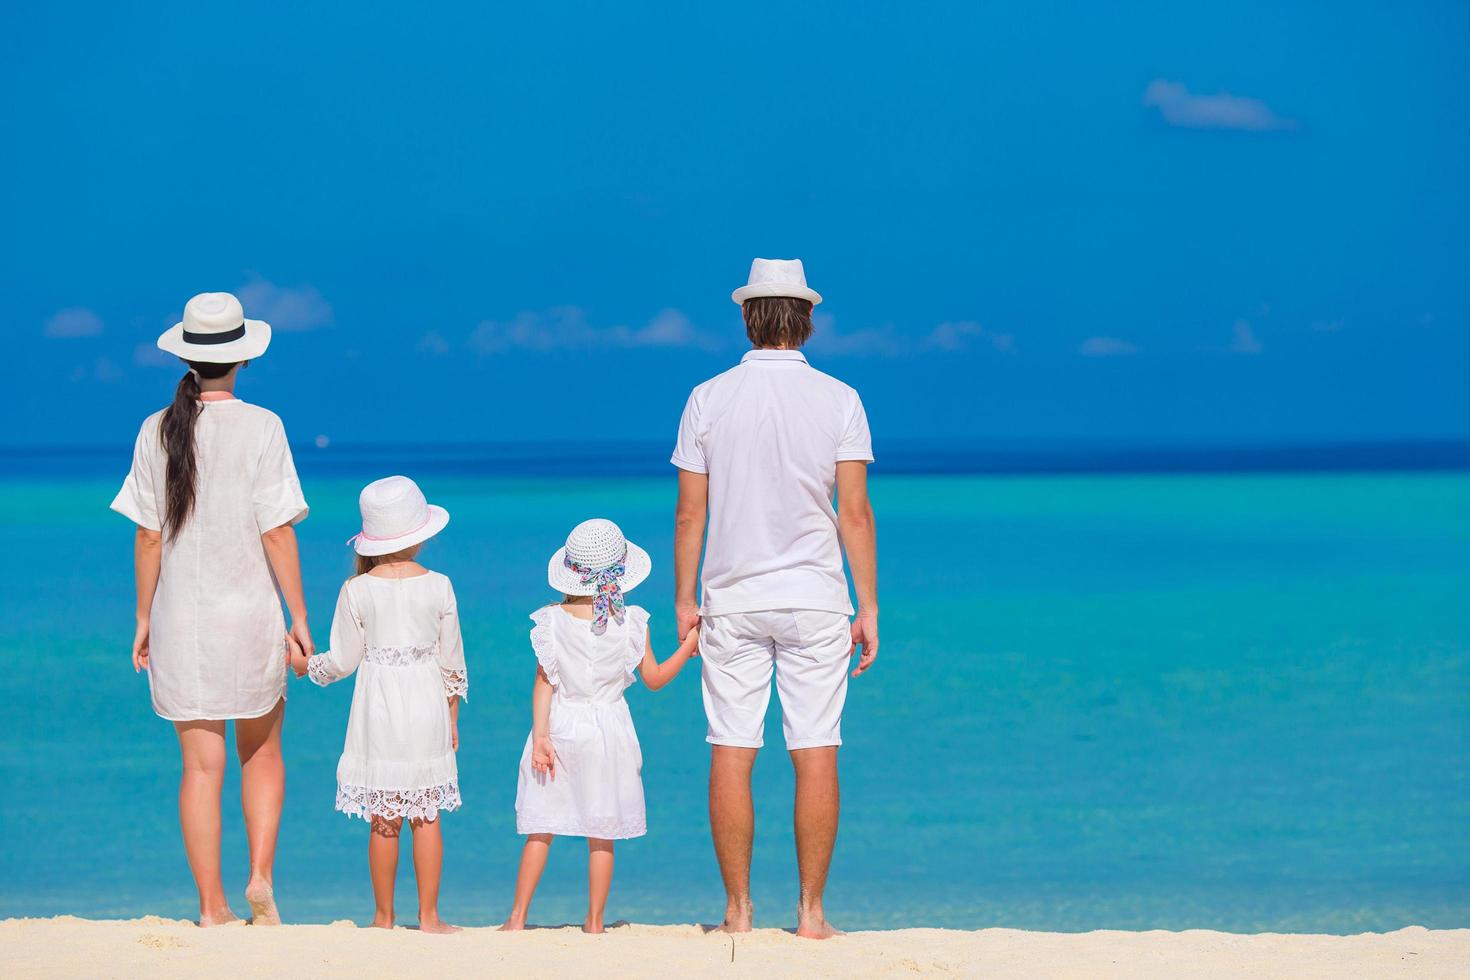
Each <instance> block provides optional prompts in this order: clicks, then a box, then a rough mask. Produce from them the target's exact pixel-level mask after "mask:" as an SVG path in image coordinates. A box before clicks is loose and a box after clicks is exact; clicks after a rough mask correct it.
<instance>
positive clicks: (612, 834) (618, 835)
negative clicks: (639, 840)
mask: <svg viewBox="0 0 1470 980" xmlns="http://www.w3.org/2000/svg"><path fill="white" fill-rule="evenodd" d="M516 833H518V834H555V835H556V836H557V837H597V838H600V839H602V840H627V839H628V838H630V837H642V836H643V835H645V834H647V833H648V823H647V820H646V819H641V818H630V817H621V818H614V819H602V820H537V819H535V818H533V817H522V816H521V815H520V814H519V813H518V814H516Z"/></svg>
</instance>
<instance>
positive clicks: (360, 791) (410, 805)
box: [292, 476, 469, 932]
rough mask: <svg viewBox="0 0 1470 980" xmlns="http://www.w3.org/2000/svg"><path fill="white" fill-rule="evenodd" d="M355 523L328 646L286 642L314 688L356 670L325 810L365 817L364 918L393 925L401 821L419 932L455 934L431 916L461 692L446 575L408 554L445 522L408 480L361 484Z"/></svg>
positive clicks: (450, 802) (452, 781) (455, 792)
mask: <svg viewBox="0 0 1470 980" xmlns="http://www.w3.org/2000/svg"><path fill="white" fill-rule="evenodd" d="M359 502H360V504H361V507H362V532H361V533H360V534H358V535H356V536H355V537H353V539H352V541H351V542H349V543H350V544H352V545H353V546H354V548H355V550H356V551H357V555H358V558H357V574H356V575H354V576H353V577H352V578H350V579H348V580H347V583H346V584H345V585H343V586H342V591H341V593H340V595H339V596H338V597H337V611H336V614H335V615H334V616H333V618H332V646H331V650H329V651H328V652H326V653H321V654H318V655H316V656H314V657H310V658H307V657H305V656H303V655H302V654H301V652H300V650H299V649H293V651H292V666H293V667H295V669H296V673H297V676H300V675H301V674H303V673H306V674H310V675H311V679H312V680H313V681H315V682H316V683H317V684H321V685H323V686H325V685H327V684H330V683H332V682H333V681H336V680H341V679H342V678H343V677H346V676H347V675H348V674H351V673H352V672H353V671H354V670H356V671H357V686H356V688H355V689H354V690H353V692H352V713H351V715H350V716H349V718H348V721H347V742H346V745H345V747H344V748H343V751H342V758H341V760H340V761H339V762H338V764H337V809H338V810H340V811H342V812H343V813H346V814H348V815H349V816H360V817H362V818H363V819H365V820H367V821H369V822H370V824H371V826H372V833H371V837H370V838H369V841H368V868H369V871H370V872H371V875H372V881H373V898H374V901H375V903H376V906H377V908H376V911H375V913H374V915H373V925H374V926H378V927H380V928H385V929H391V928H392V927H393V881H394V877H395V873H396V872H397V869H398V835H399V833H400V831H401V830H402V827H403V821H404V820H407V821H408V822H409V825H410V826H411V827H412V828H413V869H414V877H415V879H416V880H417V883H418V892H419V929H420V931H422V932H457V931H458V929H457V927H455V926H451V925H447V924H446V923H444V922H442V921H440V919H439V912H438V903H439V875H440V871H441V867H442V864H443V856H444V842H443V838H442V837H441V835H440V832H439V823H438V816H439V811H440V810H455V809H458V808H459V802H460V799H459V772H458V768H457V766H456V765H455V758H454V753H455V751H456V750H457V749H458V748H459V730H458V719H459V702H460V700H461V699H464V698H466V697H467V695H468V692H469V681H468V677H467V674H466V671H465V662H464V646H463V643H462V641H461V639H460V632H459V612H458V610H457V608H456V605H455V600H454V587H453V586H452V585H451V584H450V582H449V579H448V578H447V577H446V576H444V575H441V574H439V573H438V572H431V571H429V570H428V569H427V568H424V567H423V566H422V565H420V564H418V563H417V562H415V561H414V557H415V556H416V555H417V554H418V551H419V548H420V547H422V544H423V542H424V541H426V540H427V539H429V538H431V537H433V536H434V535H435V534H438V533H439V532H440V531H441V530H443V528H444V526H445V525H446V524H448V523H449V513H448V512H447V511H445V510H444V508H442V507H436V506H434V505H432V504H429V503H428V502H427V501H426V500H425V499H424V495H423V493H422V492H420V490H419V488H418V486H417V485H416V484H415V483H414V482H413V481H412V480H410V479H408V477H405V476H390V477H388V478H387V479H383V480H377V481H375V482H373V483H370V484H368V486H367V487H366V488H365V489H364V490H363V491H362V495H361V497H360V499H359Z"/></svg>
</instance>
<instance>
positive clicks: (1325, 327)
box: [1312, 320, 1343, 333]
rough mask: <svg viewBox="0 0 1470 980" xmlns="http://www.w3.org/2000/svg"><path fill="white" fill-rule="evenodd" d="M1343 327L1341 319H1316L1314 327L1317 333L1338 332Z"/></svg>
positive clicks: (1313, 323) (1313, 322)
mask: <svg viewBox="0 0 1470 980" xmlns="http://www.w3.org/2000/svg"><path fill="white" fill-rule="evenodd" d="M1342 328H1343V322H1342V321H1341V320H1314V321H1312V329H1313V330H1315V331H1316V332H1317V333H1337V332H1338V331H1339V330H1341V329H1342Z"/></svg>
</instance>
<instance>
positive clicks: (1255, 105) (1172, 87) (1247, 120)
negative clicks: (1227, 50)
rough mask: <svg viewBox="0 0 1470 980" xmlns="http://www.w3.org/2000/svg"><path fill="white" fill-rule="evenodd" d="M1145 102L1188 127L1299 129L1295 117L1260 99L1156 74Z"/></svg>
mask: <svg viewBox="0 0 1470 980" xmlns="http://www.w3.org/2000/svg"><path fill="white" fill-rule="evenodd" d="M1143 104H1144V105H1146V106H1152V107H1153V108H1155V109H1158V110H1159V115H1161V116H1163V118H1164V121H1165V122H1166V123H1168V124H1169V125H1170V126H1182V127H1185V128H1187V129H1239V130H1249V131H1252V132H1270V131H1273V130H1287V129H1296V128H1297V126H1298V123H1297V121H1296V120H1295V119H1287V118H1284V117H1282V116H1278V115H1277V114H1276V113H1275V112H1274V111H1273V110H1272V109H1271V107H1270V106H1268V105H1266V103H1264V102H1262V101H1261V100H1260V99H1251V98H1245V97H1243V96H1239V95H1231V94H1230V93H1229V92H1221V93H1219V94H1218V95H1197V94H1195V93H1193V92H1191V91H1189V89H1187V88H1185V87H1184V85H1183V84H1181V83H1180V82H1172V81H1169V80H1168V79H1166V78H1155V79H1154V80H1153V81H1151V82H1149V83H1148V87H1147V88H1145V89H1144V90H1143Z"/></svg>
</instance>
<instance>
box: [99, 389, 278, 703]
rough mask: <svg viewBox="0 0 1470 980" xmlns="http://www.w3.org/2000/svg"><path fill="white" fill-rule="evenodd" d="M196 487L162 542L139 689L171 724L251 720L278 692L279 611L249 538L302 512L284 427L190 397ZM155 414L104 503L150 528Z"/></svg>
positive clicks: (162, 485)
mask: <svg viewBox="0 0 1470 980" xmlns="http://www.w3.org/2000/svg"><path fill="white" fill-rule="evenodd" d="M200 405H201V406H202V407H201V408H200V411H199V418H198V420H197V421H196V422H195V423H194V444H195V453H196V460H197V463H198V467H199V469H198V483H197V485H196V489H195V494H194V511H193V513H192V514H191V515H190V517H189V520H188V522H187V523H185V524H184V526H183V527H181V528H179V529H178V530H177V531H175V532H174V533H172V534H169V535H166V536H165V537H164V539H163V554H162V566H161V568H160V571H159V576H158V589H157V590H156V591H155V592H154V593H153V608H152V611H151V613H150V616H149V625H150V630H151V632H150V635H149V638H148V643H149V661H148V687H149V690H150V691H151V692H152V695H153V710H154V711H155V712H156V713H157V714H158V715H159V716H161V717H163V718H167V719H169V720H170V721H201V720H210V721H220V720H224V719H229V718H259V717H260V716H261V715H264V714H266V713H267V712H269V711H270V710H271V709H273V708H274V707H275V706H276V704H277V702H279V701H280V700H281V699H282V698H284V697H285V696H286V673H287V671H286V660H285V656H284V653H285V641H284V638H283V634H284V633H285V630H286V621H285V617H284V616H282V614H281V600H280V597H279V596H278V595H277V594H276V581H275V579H274V578H273V577H272V575H271V569H270V563H269V562H268V561H267V560H266V557H265V546H264V545H262V544H261V541H260V536H261V535H262V534H264V533H265V532H266V531H270V530H273V529H275V528H278V527H281V526H282V525H284V524H295V523H297V522H298V521H300V520H302V519H303V518H304V517H306V510H307V508H306V498H305V497H303V496H302V495H301V483H300V481H299V480H297V478H296V465H295V463H294V462H293V461H292V459H291V447H290V445H289V444H288V443H287V442H286V430H285V429H284V428H282V426H281V420H280V419H279V418H277V417H276V415H275V413H273V412H271V411H269V410H267V409H264V408H261V407H260V406H258V405H251V404H248V403H247V402H243V401H240V400H239V399H234V398H231V399H226V400H224V401H207V402H200ZM162 418H163V413H162V412H155V413H154V414H152V415H150V416H148V418H147V419H146V420H145V421H144V422H143V427H142V429H141V430H140V431H139V432H138V441H137V443H136V445H135V446H134V448H133V467H132V470H131V471H129V473H128V476H127V479H126V480H125V481H124V482H123V485H122V489H121V490H119V491H118V493H117V497H116V498H114V499H113V501H112V509H113V510H115V511H117V512H118V513H120V514H122V515H123V516H125V517H127V518H128V519H129V520H131V521H132V522H133V523H134V524H137V525H138V526H139V527H145V528H148V529H149V530H151V531H158V530H160V529H162V527H163V516H164V512H165V510H166V499H167V494H166V477H167V475H168V456H167V455H166V454H165V453H164V451H163V444H162V443H161V442H160V441H159V438H158V429H159V424H160V422H161V420H162Z"/></svg>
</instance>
